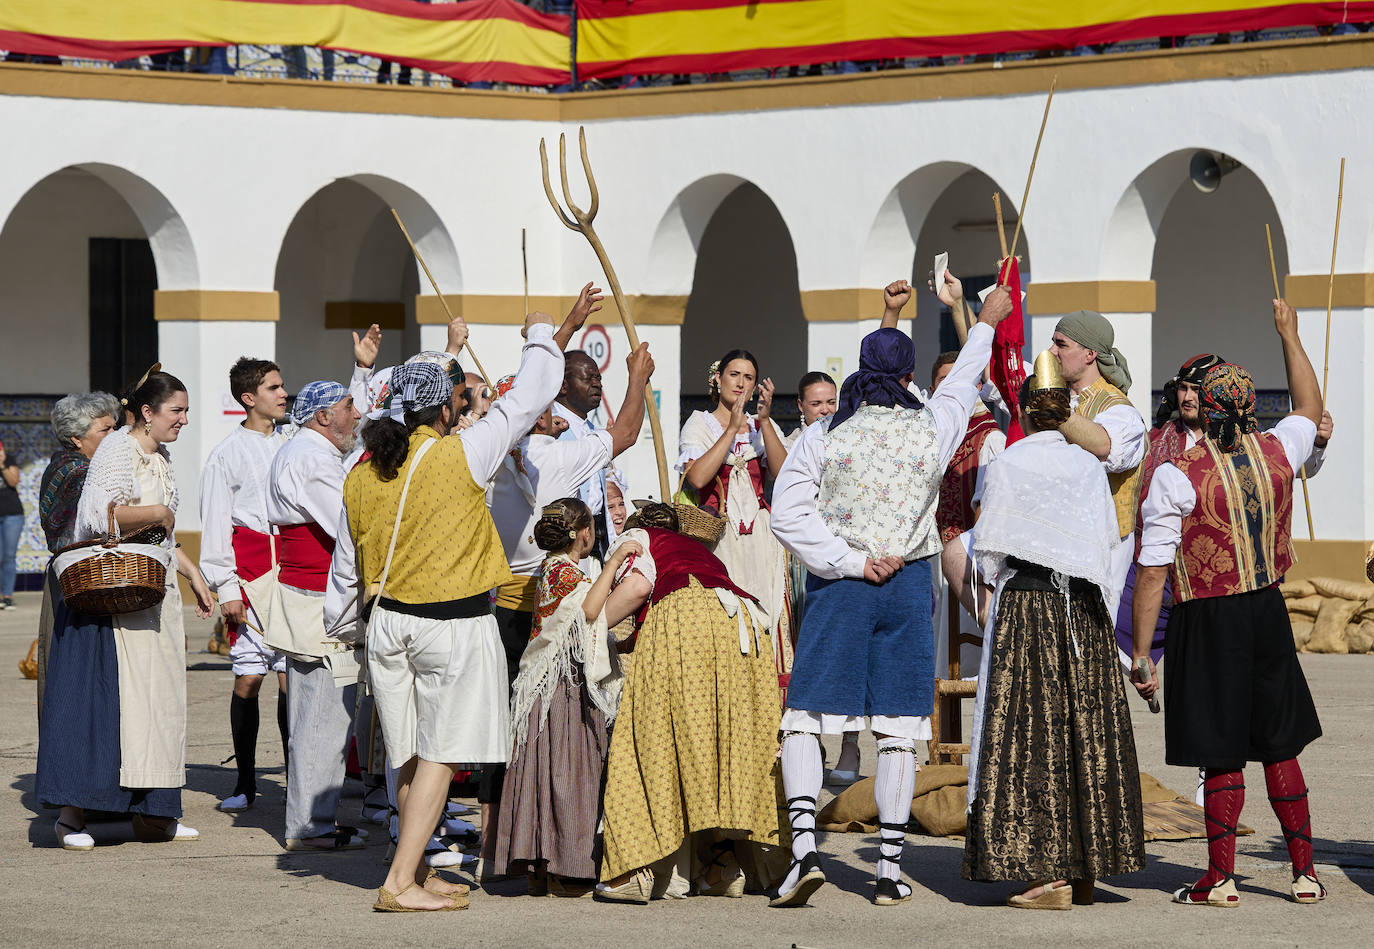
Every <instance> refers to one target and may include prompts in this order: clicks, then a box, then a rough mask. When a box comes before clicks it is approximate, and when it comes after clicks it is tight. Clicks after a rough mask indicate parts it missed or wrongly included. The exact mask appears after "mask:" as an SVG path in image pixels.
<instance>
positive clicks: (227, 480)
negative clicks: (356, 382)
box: [200, 425, 287, 603]
mask: <svg viewBox="0 0 1374 949" xmlns="http://www.w3.org/2000/svg"><path fill="white" fill-rule="evenodd" d="M286 443H287V438H286V436H285V435H284V434H282V432H281V431H280V430H277V431H273V432H272V433H271V434H268V435H264V434H262V433H261V432H255V431H253V430H252V429H250V428H245V427H244V426H242V425H239V426H236V427H235V428H234V430H233V431H232V432H230V433H229V434H228V435H227V436H226V437H225V439H224V440H223V441H222V442H220V443H219V444H218V445H216V446H215V447H214V448H213V449H211V451H210V457H208V458H206V459H205V469H204V470H203V471H202V472H201V474H200V572H201V573H203V574H204V575H205V582H206V583H207V584H209V586H210V591H211V592H212V593H215V594H217V595H218V596H219V600H220V602H221V603H225V602H228V601H230V600H240V599H242V598H243V594H242V593H241V592H239V577H238V572H237V564H236V562H235V560H234V546H233V534H234V528H235V527H245V528H247V529H248V530H252V531H257V532H258V533H259V534H266V533H269V532H270V531H271V527H270V525H269V524H268V522H267V483H268V478H269V476H270V475H271V471H272V459H273V458H275V457H276V454H277V451H278V450H280V449H281V447H282V446H283V445H285V444H286Z"/></svg>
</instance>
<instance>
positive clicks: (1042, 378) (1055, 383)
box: [1029, 349, 1069, 392]
mask: <svg viewBox="0 0 1374 949" xmlns="http://www.w3.org/2000/svg"><path fill="white" fill-rule="evenodd" d="M1029 382H1030V386H1029V388H1030V391H1032V392H1039V391H1041V390H1043V389H1067V388H1068V387H1069V384H1068V382H1067V381H1065V379H1064V367H1063V366H1061V365H1059V359H1058V357H1056V356H1055V355H1054V353H1052V352H1050V351H1049V350H1048V349H1046V350H1042V351H1041V353H1040V355H1039V356H1036V357H1035V372H1034V373H1033V374H1032V375H1031V377H1030V380H1029Z"/></svg>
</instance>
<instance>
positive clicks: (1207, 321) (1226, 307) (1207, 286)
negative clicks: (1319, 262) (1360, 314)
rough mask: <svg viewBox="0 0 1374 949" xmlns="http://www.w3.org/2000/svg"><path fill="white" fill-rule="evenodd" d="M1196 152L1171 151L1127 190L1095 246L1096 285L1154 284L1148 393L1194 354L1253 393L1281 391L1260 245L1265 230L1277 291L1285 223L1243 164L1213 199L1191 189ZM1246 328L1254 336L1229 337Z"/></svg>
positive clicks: (1269, 285)
mask: <svg viewBox="0 0 1374 949" xmlns="http://www.w3.org/2000/svg"><path fill="white" fill-rule="evenodd" d="M1199 150H1203V149H1202V147H1200V148H1186V149H1178V150H1176V151H1172V152H1170V153H1168V154H1167V155H1164V156H1162V157H1160V158H1158V159H1156V160H1155V161H1153V162H1151V163H1150V164H1149V165H1148V166H1147V167H1146V168H1145V169H1144V170H1143V171H1141V172H1140V173H1139V174H1138V175H1137V176H1136V177H1135V178H1134V179H1133V180H1132V181H1131V183H1130V184H1129V185H1128V186H1127V188H1126V189H1125V191H1124V192H1123V193H1122V195H1121V197H1120V199H1118V201H1117V204H1116V207H1115V209H1114V210H1113V212H1112V215H1111V217H1110V219H1109V221H1108V225H1107V231H1106V234H1105V235H1104V238H1103V241H1102V257H1101V273H1102V274H1103V276H1104V279H1116V280H1153V281H1154V282H1155V312H1154V316H1153V320H1152V326H1151V347H1150V348H1151V363H1152V375H1153V376H1154V377H1155V378H1152V379H1151V380H1149V384H1150V386H1151V388H1152V389H1158V388H1159V386H1160V385H1161V384H1162V381H1163V379H1165V378H1167V377H1168V376H1169V375H1172V373H1173V372H1174V370H1175V369H1176V368H1177V367H1178V366H1179V365H1180V364H1181V363H1182V362H1183V361H1184V360H1186V359H1189V358H1191V357H1192V356H1194V355H1196V354H1197V353H1199V352H1215V353H1218V354H1220V355H1221V356H1224V357H1225V358H1226V359H1229V360H1231V361H1233V362H1237V363H1240V364H1241V365H1243V366H1245V367H1246V368H1247V369H1249V370H1250V373H1251V375H1252V376H1253V377H1254V379H1255V384H1256V386H1258V387H1259V388H1261V389H1266V388H1267V389H1280V388H1283V387H1284V386H1285V376H1284V370H1283V359H1282V355H1281V352H1280V350H1279V347H1278V346H1277V345H1276V343H1275V340H1274V338H1273V335H1272V323H1271V318H1270V315H1269V314H1270V305H1269V301H1270V300H1271V299H1272V298H1273V295H1274V287H1273V279H1272V276H1271V274H1270V271H1269V258H1268V250H1267V247H1266V244H1265V239H1264V227H1265V225H1266V224H1268V225H1269V228H1270V231H1271V234H1272V236H1273V243H1274V259H1275V264H1276V267H1277V270H1278V277H1279V282H1280V288H1282V284H1283V279H1284V276H1285V275H1286V274H1287V272H1288V244H1287V239H1286V237H1285V230H1284V226H1283V222H1282V221H1281V220H1280V218H1279V214H1278V210H1277V209H1276V207H1275V203H1274V200H1273V198H1272V197H1271V192H1270V190H1269V188H1268V187H1267V186H1266V185H1265V183H1264V181H1263V180H1262V179H1261V178H1260V176H1259V175H1258V174H1257V173H1256V172H1255V171H1254V170H1253V169H1251V168H1250V167H1249V166H1248V165H1246V164H1245V163H1244V157H1243V156H1235V157H1237V158H1239V159H1240V160H1241V162H1242V163H1241V165H1240V166H1239V167H1237V168H1235V170H1233V171H1230V172H1229V173H1227V174H1226V175H1225V176H1224V177H1223V178H1222V179H1221V182H1220V185H1219V186H1218V188H1217V189H1216V190H1215V191H1213V192H1211V193H1203V192H1201V191H1199V190H1198V189H1197V188H1195V187H1194V186H1193V184H1192V183H1191V181H1190V179H1189V174H1188V167H1189V161H1190V160H1191V158H1192V156H1193V155H1194V154H1195V153H1196V152H1197V151H1199ZM1213 150H1214V151H1215V149H1213ZM1247 325H1248V326H1253V327H1254V329H1255V332H1253V333H1247V332H1236V331H1235V327H1237V326H1247ZM1223 326H1226V327H1229V329H1227V330H1222V329H1221V327H1223Z"/></svg>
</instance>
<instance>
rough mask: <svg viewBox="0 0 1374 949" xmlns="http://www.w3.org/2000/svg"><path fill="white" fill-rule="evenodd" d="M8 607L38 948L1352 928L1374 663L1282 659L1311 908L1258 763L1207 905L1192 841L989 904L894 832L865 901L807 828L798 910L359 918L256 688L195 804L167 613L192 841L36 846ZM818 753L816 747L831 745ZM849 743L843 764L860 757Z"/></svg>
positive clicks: (6, 753) (368, 855)
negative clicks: (1287, 666)
mask: <svg viewBox="0 0 1374 949" xmlns="http://www.w3.org/2000/svg"><path fill="white" fill-rule="evenodd" d="M16 602H17V603H18V604H19V609H17V610H10V611H4V612H0V683H2V684H0V772H2V773H0V777H3V781H4V785H5V786H6V787H7V788H8V789H9V791H8V793H6V794H4V795H3V797H0V827H8V828H9V832H8V833H5V834H0V894H3V895H2V896H0V903H2V904H3V906H4V910H3V912H0V917H3V924H0V944H3V945H14V946H25V947H41V946H71V945H82V946H85V945H99V946H101V947H122V946H131V947H132V946H137V947H140V949H147V947H154V946H172V945H175V946H225V947H235V949H247V947H253V946H258V945H269V944H275V945H287V946H290V947H292V949H306V947H314V946H330V947H340V946H355V945H364V944H369V945H373V946H384V945H392V944H412V945H434V946H451V945H463V946H472V947H477V946H481V947H487V946H520V947H522V949H532V947H542V946H555V945H557V946H560V947H600V946H605V947H611V946H629V945H634V946H646V945H652V946H654V947H655V949H669V947H678V946H681V947H691V949H717V947H733V946H749V947H751V949H772V947H777V949H787V947H790V946H793V945H794V944H795V945H797V946H799V947H810V949H831V947H848V946H853V947H867V946H910V945H915V944H922V945H929V944H936V945H940V944H943V945H950V946H955V945H961V946H962V945H969V946H1019V945H1027V944H1043V943H1045V942H1049V941H1053V942H1055V943H1059V944H1063V945H1108V944H1111V945H1123V946H1134V945H1179V946H1184V945H1235V946H1246V947H1256V946H1294V945H1303V946H1318V945H1320V946H1356V945H1359V946H1365V945H1369V943H1370V940H1371V935H1370V933H1371V928H1374V764H1371V756H1370V754H1369V748H1370V744H1371V742H1370V739H1371V730H1372V729H1371V724H1372V723H1374V656H1316V655H1305V656H1303V657H1302V663H1303V668H1304V669H1305V670H1306V672H1307V676H1308V680H1309V682H1310V683H1311V686H1312V691H1313V694H1314V695H1315V697H1316V701H1317V707H1318V710H1319V712H1320V714H1321V718H1322V724H1323V727H1324V728H1325V732H1326V734H1325V737H1324V738H1322V739H1321V740H1320V741H1319V742H1317V743H1316V744H1315V745H1313V746H1312V747H1311V748H1310V749H1309V750H1308V752H1307V753H1306V754H1305V755H1304V756H1303V759H1302V764H1303V768H1304V770H1305V772H1306V775H1307V779H1308V782H1309V784H1310V786H1311V788H1312V795H1311V802H1312V815H1313V825H1314V828H1315V841H1316V857H1317V865H1318V872H1319V873H1320V874H1321V877H1322V880H1323V882H1324V883H1325V884H1326V886H1327V889H1328V890H1329V892H1330V896H1329V898H1328V899H1327V901H1326V903H1325V904H1322V905H1317V906H1297V905H1295V904H1293V903H1291V902H1289V901H1288V900H1287V898H1286V897H1287V893H1288V879H1289V876H1288V864H1287V854H1286V851H1285V849H1284V846H1283V839H1282V836H1281V835H1280V833H1279V827H1278V822H1277V820H1276V819H1275V818H1274V816H1273V813H1272V812H1271V811H1270V809H1269V806H1268V802H1267V801H1266V799H1265V794H1264V779H1263V774H1262V772H1261V770H1260V768H1259V767H1258V766H1252V767H1250V768H1249V769H1247V771H1246V779H1247V782H1248V784H1249V794H1248V795H1247V801H1246V808H1245V812H1244V815H1243V820H1244V821H1245V822H1246V823H1248V824H1250V825H1251V826H1252V827H1254V828H1255V830H1256V834H1255V835H1254V836H1251V837H1243V838H1241V839H1240V844H1239V848H1238V854H1237V871H1238V874H1239V876H1240V880H1241V895H1242V896H1241V898H1242V905H1241V907H1240V908H1239V909H1237V910H1233V911H1232V912H1229V913H1225V912H1221V911H1220V910H1215V909H1206V908H1190V907H1176V906H1173V905H1171V904H1170V903H1169V898H1168V893H1169V891H1170V890H1172V889H1173V888H1174V887H1176V886H1179V885H1181V884H1183V883H1186V882H1190V881H1192V880H1194V879H1196V878H1197V877H1198V876H1199V875H1200V874H1201V870H1202V868H1203V867H1204V866H1205V865H1206V861H1207V853H1206V845H1205V843H1203V842H1202V841H1197V840H1194V841H1184V842H1178V843H1152V844H1149V845H1147V851H1148V854H1149V866H1148V867H1147V868H1146V869H1145V870H1143V871H1141V872H1139V873H1136V874H1134V875H1131V876H1129V877H1124V878H1118V879H1113V880H1110V881H1107V882H1105V883H1102V884H1099V887H1098V904H1097V905H1095V906H1093V907H1076V908H1075V909H1074V910H1073V911H1072V912H1070V913H1026V912H1019V911H1016V910H1011V909H1008V908H1005V907H1003V906H1002V905H1001V903H1002V901H1003V900H1004V898H1005V897H1006V895H1007V893H1008V892H1009V891H1010V888H1009V887H1006V886H1001V885H984V884H976V883H969V882H967V881H964V880H962V879H960V877H959V864H960V858H961V855H962V843H961V842H960V841H955V840H945V839H936V838H930V837H919V836H914V835H913V836H910V837H908V842H907V848H906V853H905V856H904V858H903V871H904V873H905V874H906V877H907V878H908V879H909V880H910V881H911V882H912V883H913V884H914V887H915V896H914V899H913V900H912V901H911V902H909V903H906V904H903V905H900V906H897V907H893V908H879V907H875V906H872V905H871V904H870V903H869V902H868V896H869V894H870V893H871V888H872V877H873V861H874V860H875V859H876V857H877V838H876V836H875V837H865V836H861V835H854V834H822V835H821V849H822V853H823V866H824V867H825V870H826V873H827V875H828V876H829V878H830V881H831V883H830V885H828V886H825V887H823V888H822V889H821V890H820V891H819V892H818V893H817V894H816V895H815V896H814V897H813V898H812V901H811V902H812V904H813V905H812V906H811V907H810V908H806V909H800V910H786V911H784V910H770V909H768V908H767V905H766V900H764V899H763V898H762V897H757V896H747V897H745V898H744V899H741V900H722V899H708V898H697V899H690V900H684V901H672V902H663V903H654V904H651V905H649V906H619V905H604V904H599V903H594V902H592V901H591V900H589V899H582V900H555V899H532V898H528V897H525V896H523V895H522V894H523V883H505V884H497V885H495V886H493V887H491V888H490V889H489V890H488V891H486V892H477V893H474V895H473V898H472V908H471V909H469V910H468V911H466V912H462V913H453V914H440V915H418V914H417V915H407V916H394V915H390V914H380V913H372V912H371V911H370V906H371V903H372V900H373V899H374V893H375V888H376V886H377V885H378V884H379V883H380V881H381V879H382V875H383V869H382V860H383V857H384V855H385V852H386V835H385V833H384V831H382V830H381V829H380V828H376V829H374V832H373V835H372V839H371V840H370V841H369V843H368V846H367V847H366V848H365V849H364V850H360V851H353V852H344V853H337V854H297V853H286V852H284V851H283V850H282V846H281V844H282V840H281V837H282V808H283V787H284V785H283V781H282V774H281V770H280V769H281V763H282V762H281V750H280V746H279V742H278V740H277V733H276V724H275V713H274V711H273V709H274V705H273V703H274V702H275V694H276V687H275V685H274V684H271V683H268V684H265V685H264V688H263V705H262V709H263V712H262V729H261V736H260V739H259V750H258V755H259V767H260V768H263V769H266V771H265V773H263V775H262V777H261V786H262V789H263V791H264V794H263V796H262V797H260V798H259V799H258V803H257V805H256V806H255V807H254V808H253V809H252V810H250V811H248V812H246V813H243V814H239V815H233V816H231V815H227V814H221V813H219V812H217V811H216V810H215V809H214V807H215V803H216V801H217V800H218V799H219V797H220V796H222V795H224V794H227V793H228V792H229V790H230V789H231V788H232V786H233V783H234V776H233V771H232V765H229V766H223V767H222V766H220V764H219V762H220V761H221V760H223V759H225V758H227V757H228V756H229V754H230V753H231V750H232V749H231V748H230V744H229V725H228V705H229V692H230V687H231V683H232V675H231V673H230V671H229V665H228V661H227V660H225V659H222V658H220V657H218V656H211V655H206V654H203V653H200V652H198V650H199V649H200V648H201V647H202V646H203V645H204V643H205V641H206V639H207V638H208V632H209V624H208V623H205V622H203V621H200V620H196V619H195V617H194V616H193V615H192V614H190V613H189V612H188V614H187V617H188V618H187V623H186V628H187V638H188V642H189V646H190V650H191V652H190V655H189V657H188V663H187V665H188V671H187V681H188V716H189V735H190V748H189V759H188V760H189V765H190V766H189V769H188V772H187V787H186V791H185V794H184V806H185V810H186V818H185V820H186V823H187V824H189V825H191V826H193V827H196V828H197V829H199V830H200V832H201V840H199V841H198V842H195V843H185V844H157V845H153V844H139V843H134V842H131V841H130V840H129V832H128V828H127V825H123V824H106V825H99V826H97V827H96V832H97V839H98V842H99V843H100V846H98V847H97V848H96V850H95V851H94V852H92V853H68V852H66V851H63V850H61V849H60V848H58V847H57V846H56V845H55V840H54V837H53V831H52V822H53V815H52V814H51V813H49V812H46V811H43V810H42V809H40V808H39V806H38V802H37V800H36V799H35V797H34V770H35V758H36V754H37V740H38V739H37V725H36V719H35V714H34V683H33V682H31V681H27V680H24V679H22V678H21V677H20V676H19V673H18V670H17V667H16V664H17V662H18V660H19V659H21V658H22V657H23V655H24V653H25V652H26V651H27V649H28V646H29V642H30V641H31V640H32V638H33V637H34V635H35V627H36V625H37V622H38V604H39V599H38V595H37V594H19V595H17V596H16ZM1132 712H1133V714H1134V716H1135V725H1136V738H1137V745H1138V752H1139V757H1140V763H1141V767H1142V768H1144V769H1145V770H1146V771H1149V772H1150V773H1152V774H1154V775H1155V776H1156V777H1158V778H1160V779H1161V780H1162V781H1164V782H1165V783H1166V784H1168V785H1169V786H1171V787H1173V788H1175V789H1177V790H1180V791H1184V792H1190V791H1191V789H1192V788H1193V786H1194V782H1195V780H1196V778H1195V774H1194V773H1192V772H1189V771H1188V770H1186V769H1181V768H1168V767H1166V766H1165V765H1164V764H1163V721H1162V716H1152V715H1150V713H1149V711H1148V710H1147V709H1146V707H1145V706H1144V704H1143V703H1141V702H1139V701H1138V700H1132ZM837 750H838V749H837V748H833V747H832V748H831V749H830V755H831V757H832V759H833V756H834V754H835V753H836V751H837ZM874 758H875V754H874V747H873V744H872V739H871V738H870V737H869V736H864V745H863V767H862V773H864V774H871V773H872V770H873V766H874ZM359 803H360V788H359V787H358V785H357V784H356V783H354V782H350V785H349V787H348V788H347V789H346V791H345V798H344V803H343V808H342V813H341V818H344V819H352V818H355V817H356V815H357V813H358V807H359ZM11 821H12V822H13V823H11Z"/></svg>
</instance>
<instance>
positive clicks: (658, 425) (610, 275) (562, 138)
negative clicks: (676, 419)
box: [539, 126, 673, 503]
mask: <svg viewBox="0 0 1374 949" xmlns="http://www.w3.org/2000/svg"><path fill="white" fill-rule="evenodd" d="M577 142H578V146H579V147H580V148H581V150H582V170H583V171H584V172H586V175H587V189H588V190H589V191H590V192H591V204H590V205H589V206H588V208H587V210H585V211H584V210H582V209H581V208H579V207H578V206H577V203H576V202H575V201H573V198H572V191H571V190H570V189H569V188H568V143H567V136H566V135H562V134H560V135H559V136H558V171H559V177H560V179H561V181H562V184H563V199H564V200H565V201H566V202H567V203H568V209H567V211H566V212H565V211H564V210H563V206H562V205H560V204H559V203H558V198H557V197H555V196H554V193H553V185H552V184H551V183H550V182H549V154H548V150H547V149H546V148H545V146H544V140H543V139H542V138H541V139H540V140H539V166H540V168H541V169H542V171H543V174H544V194H545V195H546V196H547V197H548V199H549V206H550V207H552V208H553V211H554V213H555V214H557V215H558V219H559V220H560V221H562V222H563V225H564V226H565V227H567V228H568V229H569V230H571V231H580V232H581V234H582V236H583V237H585V238H586V239H587V243H589V244H591V245H592V250H593V251H595V252H596V259H597V260H599V261H601V270H602V271H603V272H604V273H605V274H606V280H607V281H608V282H609V283H610V285H611V295H612V296H614V297H615V306H616V309H617V310H619V311H620V322H621V323H622V324H623V325H624V326H625V335H626V336H627V337H628V338H629V340H630V349H631V351H633V350H636V349H638V348H639V334H638V333H637V332H635V321H634V319H633V317H631V316H630V308H629V306H628V305H627V304H626V302H625V293H624V291H623V290H621V289H620V278H619V277H617V276H616V275H615V268H614V267H612V266H611V259H610V257H608V256H607V255H606V248H605V246H603V245H602V243H601V238H600V237H598V236H597V234H596V229H595V228H593V227H592V221H593V220H595V219H596V211H597V208H598V207H599V206H600V203H601V198H600V195H598V194H597V190H596V177H595V176H594V175H593V174H592V163H591V161H590V159H588V158H587V130H586V129H585V128H582V127H581V126H579V127H578V129H577ZM644 411H645V412H646V413H647V414H648V416H649V429H650V431H652V432H653V435H654V453H655V454H656V455H657V456H658V488H659V492H660V494H659V498H660V500H662V501H663V502H665V503H671V501H672V499H673V493H672V489H671V487H670V486H669V484H668V457H667V455H666V454H665V453H664V450H663V423H662V422H661V421H660V420H659V417H658V406H657V404H656V403H655V401H654V387H653V384H652V383H645V385H644Z"/></svg>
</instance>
